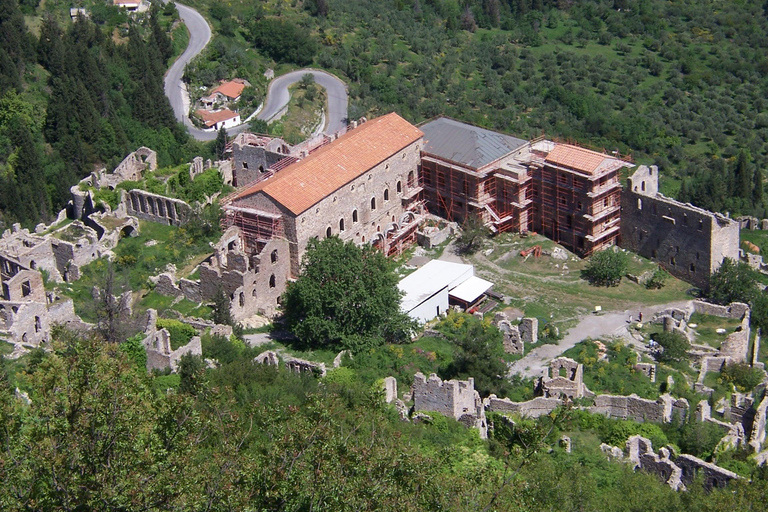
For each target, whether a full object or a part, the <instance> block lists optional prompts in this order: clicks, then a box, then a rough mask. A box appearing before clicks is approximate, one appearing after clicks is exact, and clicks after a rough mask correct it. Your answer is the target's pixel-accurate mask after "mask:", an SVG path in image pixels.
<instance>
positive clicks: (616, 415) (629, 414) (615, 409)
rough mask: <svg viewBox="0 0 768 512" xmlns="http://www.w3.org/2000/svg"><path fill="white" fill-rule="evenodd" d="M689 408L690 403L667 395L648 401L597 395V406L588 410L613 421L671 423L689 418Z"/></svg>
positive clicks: (633, 396)
mask: <svg viewBox="0 0 768 512" xmlns="http://www.w3.org/2000/svg"><path fill="white" fill-rule="evenodd" d="M688 408H689V404H688V401H687V400H686V399H684V398H680V399H675V398H673V397H672V396H670V395H668V394H665V395H662V396H660V397H659V398H658V400H648V399H645V398H640V397H639V396H637V395H635V394H632V395H629V396H622V395H597V396H596V397H595V404H594V405H592V406H590V407H588V408H587V410H588V411H589V412H591V413H594V414H602V415H604V416H607V417H609V418H613V419H622V420H626V419H629V420H634V421H639V422H645V421H653V422H656V423H669V422H671V421H672V419H673V418H674V417H678V418H679V419H682V420H684V419H685V418H686V417H687V416H688Z"/></svg>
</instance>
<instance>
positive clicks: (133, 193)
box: [120, 189, 192, 226]
mask: <svg viewBox="0 0 768 512" xmlns="http://www.w3.org/2000/svg"><path fill="white" fill-rule="evenodd" d="M120 201H121V202H122V203H123V204H124V205H125V209H126V212H127V213H128V215H132V216H134V217H138V218H139V219H142V220H148V221H151V222H159V223H161V224H167V225H169V226H180V225H181V224H184V223H185V222H186V221H187V219H188V218H189V216H190V214H191V213H192V208H191V207H190V206H189V205H188V204H187V203H185V202H184V201H181V200H179V199H171V198H170V197H165V196H161V195H158V194H153V193H151V192H147V191H145V190H139V189H133V190H130V191H127V192H125V191H123V192H122V193H121V197H120Z"/></svg>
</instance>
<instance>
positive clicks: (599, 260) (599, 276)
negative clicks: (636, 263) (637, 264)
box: [582, 249, 627, 286]
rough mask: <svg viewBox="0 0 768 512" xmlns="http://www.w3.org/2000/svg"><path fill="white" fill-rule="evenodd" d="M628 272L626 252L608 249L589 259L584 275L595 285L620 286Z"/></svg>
mask: <svg viewBox="0 0 768 512" xmlns="http://www.w3.org/2000/svg"><path fill="white" fill-rule="evenodd" d="M626 272H627V256H626V254H624V253H623V252H620V251H613V250H611V249H608V250H605V251H601V252H599V253H597V254H595V255H593V256H592V257H591V258H590V259H589V263H587V267H586V268H585V269H584V270H583V271H582V277H583V278H584V279H586V280H587V281H589V283H590V284H592V285H594V286H618V285H619V283H620V282H621V278H622V276H623V275H624V274H625V273H626Z"/></svg>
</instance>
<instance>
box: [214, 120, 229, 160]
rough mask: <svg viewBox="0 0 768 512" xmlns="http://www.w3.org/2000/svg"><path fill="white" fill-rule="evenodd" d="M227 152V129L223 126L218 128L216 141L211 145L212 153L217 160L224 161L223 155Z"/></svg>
mask: <svg viewBox="0 0 768 512" xmlns="http://www.w3.org/2000/svg"><path fill="white" fill-rule="evenodd" d="M226 151H227V129H226V128H224V127H223V126H222V127H221V128H219V133H218V134H217V135H216V140H215V141H214V143H213V152H214V153H215V154H216V157H217V158H218V159H219V160H224V154H225V153H226Z"/></svg>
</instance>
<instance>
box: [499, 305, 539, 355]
mask: <svg viewBox="0 0 768 512" xmlns="http://www.w3.org/2000/svg"><path fill="white" fill-rule="evenodd" d="M494 323H495V324H496V327H497V328H498V329H499V330H500V331H501V332H502V334H504V340H503V346H504V352H506V353H507V354H520V355H522V354H524V353H525V344H526V343H528V344H531V343H536V342H537V341H538V336H539V320H538V319H536V318H523V319H522V321H521V322H520V324H519V325H515V324H513V323H512V322H511V321H510V320H509V318H507V315H506V314H504V313H496V315H495V316H494Z"/></svg>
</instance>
